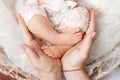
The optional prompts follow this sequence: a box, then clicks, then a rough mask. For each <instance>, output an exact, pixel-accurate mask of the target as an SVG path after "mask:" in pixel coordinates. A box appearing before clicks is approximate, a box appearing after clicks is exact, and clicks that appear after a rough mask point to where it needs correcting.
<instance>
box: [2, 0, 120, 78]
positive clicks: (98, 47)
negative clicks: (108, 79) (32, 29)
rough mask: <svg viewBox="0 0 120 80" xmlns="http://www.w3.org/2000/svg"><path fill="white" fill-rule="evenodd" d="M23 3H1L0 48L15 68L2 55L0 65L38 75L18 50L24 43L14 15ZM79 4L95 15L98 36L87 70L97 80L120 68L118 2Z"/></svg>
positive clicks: (83, 0) (21, 0)
mask: <svg viewBox="0 0 120 80" xmlns="http://www.w3.org/2000/svg"><path fill="white" fill-rule="evenodd" d="M16 1H17V3H16ZM24 3H25V0H9V1H8V0H0V5H1V7H0V45H1V47H2V49H4V52H5V54H6V55H7V56H8V57H9V60H11V61H12V63H14V65H13V64H12V63H11V62H9V60H8V59H5V58H7V57H5V58H2V56H3V54H2V55H1V54H0V64H3V65H7V66H8V65H9V66H13V67H19V68H20V69H21V70H22V71H24V72H27V73H32V74H33V75H37V72H36V70H35V69H34V68H33V67H32V66H31V64H30V63H29V61H28V59H27V57H26V55H25V53H24V52H23V51H22V50H21V49H20V47H19V46H20V44H21V43H22V42H23V41H22V37H21V33H20V28H19V25H18V23H17V21H16V17H15V14H16V9H17V10H18V11H19V10H20V9H21V7H22V6H23V5H24ZM15 4H16V6H15ZM79 4H80V5H81V6H85V7H92V8H93V9H95V11H96V16H97V19H96V20H97V23H96V32H97V36H96V40H95V42H94V44H93V47H92V49H91V55H90V59H89V62H88V64H87V66H86V70H87V71H88V73H89V75H91V76H92V77H93V78H94V79H96V80H97V79H99V78H101V77H102V76H104V75H106V74H108V73H109V72H110V71H111V70H113V69H114V68H116V67H117V66H118V65H119V64H120V37H119V35H120V10H119V8H120V0H80V1H79ZM15 8H16V9H15ZM28 67H29V68H28Z"/></svg>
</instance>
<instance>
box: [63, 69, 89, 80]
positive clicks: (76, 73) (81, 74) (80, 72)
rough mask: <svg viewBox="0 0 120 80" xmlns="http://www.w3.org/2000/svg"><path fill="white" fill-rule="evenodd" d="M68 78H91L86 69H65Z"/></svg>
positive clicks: (77, 79) (67, 79)
mask: <svg viewBox="0 0 120 80" xmlns="http://www.w3.org/2000/svg"><path fill="white" fill-rule="evenodd" d="M64 75H65V78H66V80H90V79H89V77H88V75H87V74H86V72H85V71H84V69H76V70H69V71H64Z"/></svg>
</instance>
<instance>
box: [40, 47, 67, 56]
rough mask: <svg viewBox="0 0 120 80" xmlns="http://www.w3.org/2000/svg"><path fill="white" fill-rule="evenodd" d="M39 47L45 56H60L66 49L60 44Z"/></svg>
mask: <svg viewBox="0 0 120 80" xmlns="http://www.w3.org/2000/svg"><path fill="white" fill-rule="evenodd" d="M41 48H42V50H43V52H44V53H45V54H46V55H47V56H50V57H53V58H61V57H62V55H63V54H64V52H65V51H67V49H66V48H64V47H62V46H42V47H41Z"/></svg>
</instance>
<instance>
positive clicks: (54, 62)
mask: <svg viewBox="0 0 120 80" xmlns="http://www.w3.org/2000/svg"><path fill="white" fill-rule="evenodd" d="M17 18H18V22H19V24H20V27H21V32H22V35H23V40H24V43H25V44H23V45H22V46H21V47H22V48H23V50H24V51H25V53H26V55H27V57H28V59H29V61H30V62H31V63H32V65H33V66H34V67H35V68H36V69H37V70H38V71H39V74H40V80H61V63H60V60H59V59H53V58H50V57H48V56H46V55H45V54H44V53H43V52H42V51H41V45H42V44H41V42H40V40H38V39H36V38H34V37H33V36H32V34H31V33H30V32H29V30H28V28H27V26H26V24H25V22H24V20H23V19H22V17H21V16H20V15H17Z"/></svg>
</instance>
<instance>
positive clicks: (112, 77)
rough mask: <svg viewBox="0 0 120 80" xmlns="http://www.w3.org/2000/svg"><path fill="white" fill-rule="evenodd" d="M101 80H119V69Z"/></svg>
mask: <svg viewBox="0 0 120 80" xmlns="http://www.w3.org/2000/svg"><path fill="white" fill-rule="evenodd" d="M101 80H120V67H118V68H116V69H115V70H113V71H112V72H111V73H110V74H108V75H107V76H105V77H103V78H102V79H101Z"/></svg>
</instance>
